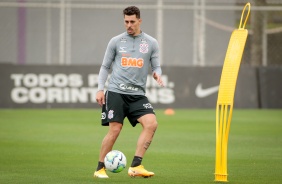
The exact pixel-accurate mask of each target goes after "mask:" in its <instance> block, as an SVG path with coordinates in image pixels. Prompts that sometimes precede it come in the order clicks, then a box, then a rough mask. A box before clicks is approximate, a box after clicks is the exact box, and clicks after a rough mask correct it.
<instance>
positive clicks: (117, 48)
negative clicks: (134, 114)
mask: <svg viewBox="0 0 282 184" xmlns="http://www.w3.org/2000/svg"><path fill="white" fill-rule="evenodd" d="M102 65H103V66H104V67H106V68H108V69H110V68H111V67H112V73H111V75H110V78H109V84H108V90H109V91H113V92H117V93H121V94H131V95H145V93H146V82H147V75H148V71H149V68H150V67H151V69H152V70H153V71H156V72H157V73H158V74H159V75H161V68H160V62H159V48H158V43H157V40H156V39H155V38H153V37H151V36H149V35H148V34H146V33H143V32H141V33H140V34H139V35H137V36H132V35H129V34H128V33H127V32H124V33H122V34H120V35H118V36H116V37H113V38H112V39H111V40H110V42H109V44H108V46H107V50H106V53H105V56H104V59H103V64H102Z"/></svg>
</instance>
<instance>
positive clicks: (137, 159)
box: [131, 156, 142, 167]
mask: <svg viewBox="0 0 282 184" xmlns="http://www.w3.org/2000/svg"><path fill="white" fill-rule="evenodd" d="M141 162H142V157H138V156H134V158H133V160H132V164H131V167H136V166H139V165H141Z"/></svg>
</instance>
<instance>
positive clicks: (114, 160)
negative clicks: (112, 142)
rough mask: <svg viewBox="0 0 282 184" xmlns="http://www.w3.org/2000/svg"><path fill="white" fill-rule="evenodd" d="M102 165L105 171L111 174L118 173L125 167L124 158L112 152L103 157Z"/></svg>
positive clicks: (116, 152)
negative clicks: (103, 164)
mask: <svg viewBox="0 0 282 184" xmlns="http://www.w3.org/2000/svg"><path fill="white" fill-rule="evenodd" d="M104 163H105V167H106V169H107V170H109V171H111V172H113V173H119V172H121V171H122V170H123V169H124V168H125V166H126V157H125V155H124V154H123V153H122V152H120V151H118V150H112V151H110V152H109V153H107V155H106V156H105V159H104Z"/></svg>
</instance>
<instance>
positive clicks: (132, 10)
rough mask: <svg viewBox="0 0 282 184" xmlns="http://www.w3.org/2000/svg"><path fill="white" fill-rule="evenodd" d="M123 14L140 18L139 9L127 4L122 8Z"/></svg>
mask: <svg viewBox="0 0 282 184" xmlns="http://www.w3.org/2000/svg"><path fill="white" fill-rule="evenodd" d="M124 15H136V18H138V19H140V17H141V16H140V10H139V8H137V7H136V6H129V7H127V8H125V9H124V10H123V16H124Z"/></svg>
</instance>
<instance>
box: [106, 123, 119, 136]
mask: <svg viewBox="0 0 282 184" xmlns="http://www.w3.org/2000/svg"><path fill="white" fill-rule="evenodd" d="M121 129H122V124H120V123H116V124H111V125H110V130H109V132H110V134H112V135H113V136H118V135H119V133H120V131H121Z"/></svg>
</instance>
